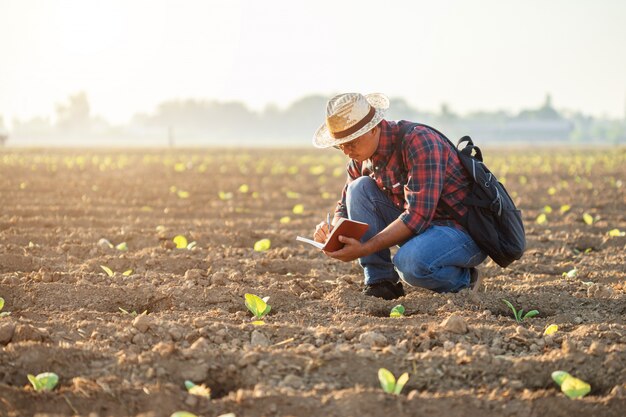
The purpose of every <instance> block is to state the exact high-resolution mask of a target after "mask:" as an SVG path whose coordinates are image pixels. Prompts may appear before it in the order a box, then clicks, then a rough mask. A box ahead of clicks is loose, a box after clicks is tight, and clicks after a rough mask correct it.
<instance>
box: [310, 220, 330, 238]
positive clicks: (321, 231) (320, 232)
mask: <svg viewBox="0 0 626 417" xmlns="http://www.w3.org/2000/svg"><path fill="white" fill-rule="evenodd" d="M331 230H333V228H332V226H331V227H330V228H328V223H326V222H320V224H318V225H317V226H315V233H314V234H313V240H314V241H316V242H320V243H324V242H326V239H328V235H330V231H331Z"/></svg>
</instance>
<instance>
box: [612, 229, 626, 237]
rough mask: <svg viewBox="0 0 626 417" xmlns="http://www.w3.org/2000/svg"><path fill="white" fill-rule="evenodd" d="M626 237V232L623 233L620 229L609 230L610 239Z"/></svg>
mask: <svg viewBox="0 0 626 417" xmlns="http://www.w3.org/2000/svg"><path fill="white" fill-rule="evenodd" d="M621 236H626V232H621V231H620V230H619V229H611V230H609V237H621Z"/></svg>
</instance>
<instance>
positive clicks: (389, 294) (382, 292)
mask: <svg viewBox="0 0 626 417" xmlns="http://www.w3.org/2000/svg"><path fill="white" fill-rule="evenodd" d="M363 294H365V295H369V296H370V297H378V298H382V299H383V300H395V299H396V298H399V297H403V296H404V288H402V283H401V282H400V281H398V282H397V283H396V284H394V283H393V282H391V281H381V282H377V283H376V284H369V285H366V286H365V288H364V289H363Z"/></svg>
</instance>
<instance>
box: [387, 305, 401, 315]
mask: <svg viewBox="0 0 626 417" xmlns="http://www.w3.org/2000/svg"><path fill="white" fill-rule="evenodd" d="M389 317H404V306H403V305H402V304H398V305H397V306H395V307H394V308H392V309H391V313H389Z"/></svg>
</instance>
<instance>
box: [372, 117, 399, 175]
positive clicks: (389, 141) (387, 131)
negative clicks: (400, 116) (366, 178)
mask: <svg viewBox="0 0 626 417" xmlns="http://www.w3.org/2000/svg"><path fill="white" fill-rule="evenodd" d="M379 126H380V138H379V139H378V147H377V148H376V151H375V152H374V154H373V155H372V156H371V157H370V159H369V161H370V163H371V166H372V167H373V168H376V167H379V166H386V165H387V161H388V160H389V158H390V157H391V154H392V153H393V152H394V143H395V138H396V136H397V135H398V126H397V123H396V122H391V121H387V120H382V121H381V122H380V125H379Z"/></svg>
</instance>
